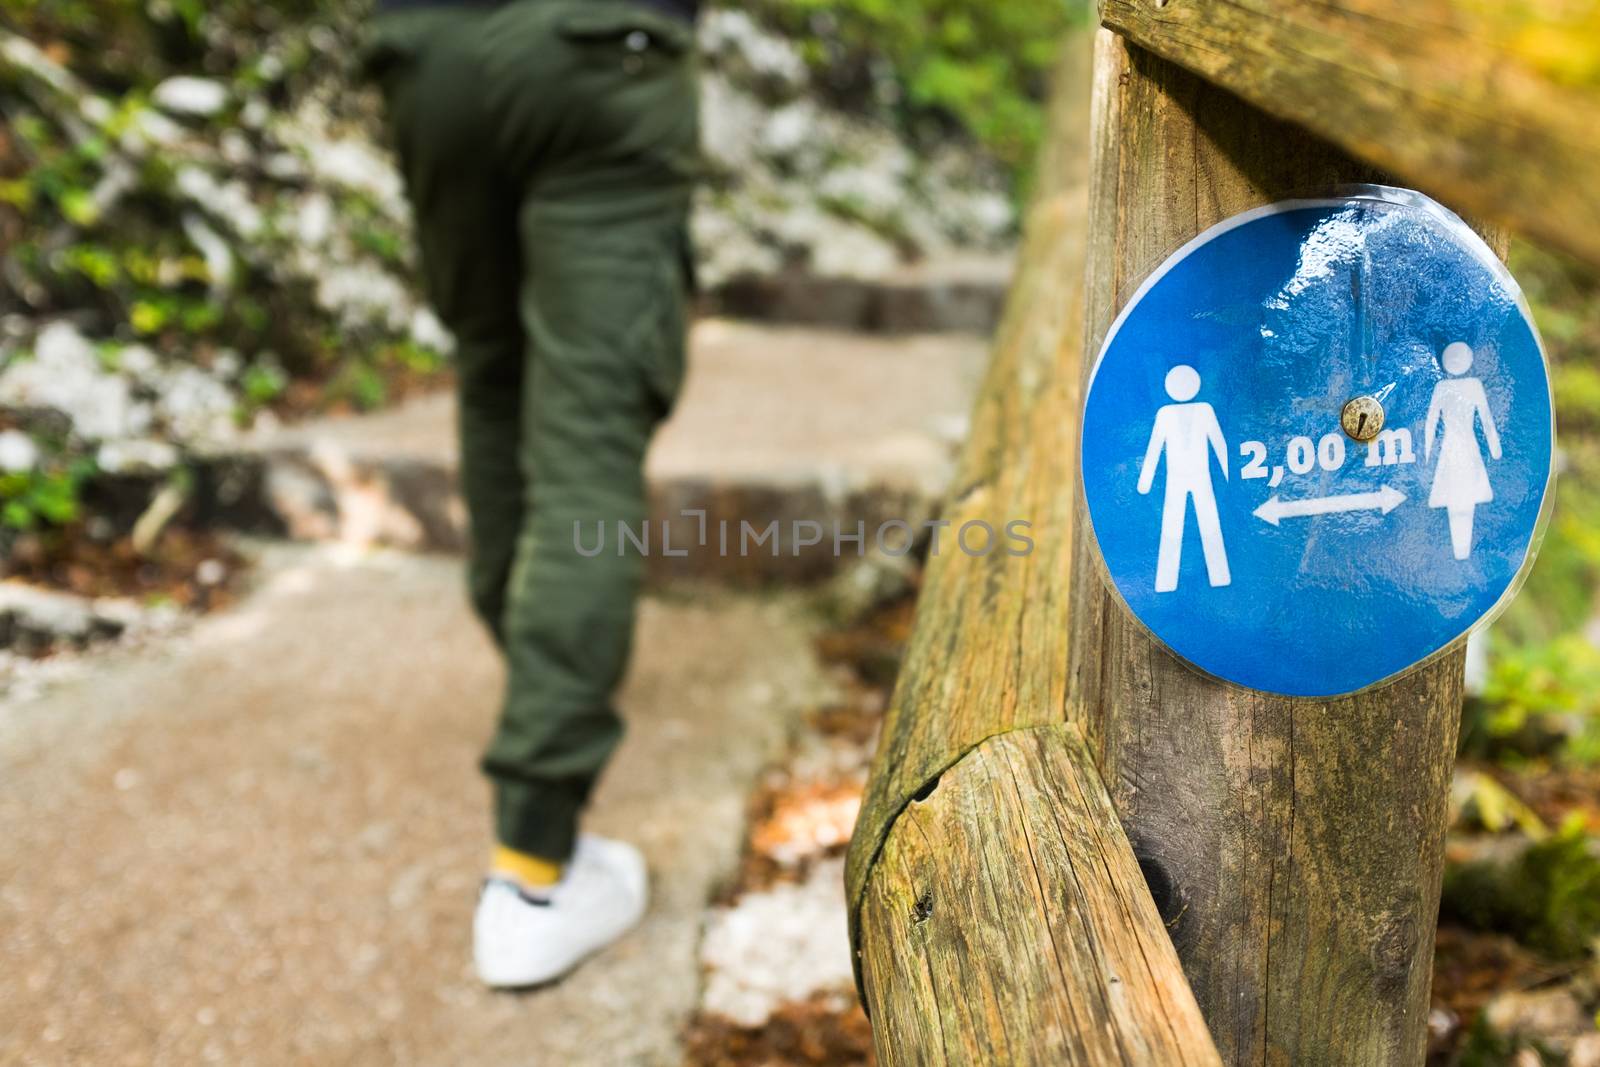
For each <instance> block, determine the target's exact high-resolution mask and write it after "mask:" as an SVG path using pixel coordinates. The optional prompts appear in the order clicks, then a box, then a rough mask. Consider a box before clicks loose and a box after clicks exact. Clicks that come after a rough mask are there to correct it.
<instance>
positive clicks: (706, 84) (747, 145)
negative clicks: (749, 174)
mask: <svg viewBox="0 0 1600 1067" xmlns="http://www.w3.org/2000/svg"><path fill="white" fill-rule="evenodd" d="M766 121H767V111H766V108H765V107H763V106H762V104H761V102H760V101H759V100H757V99H756V98H755V97H754V96H751V95H750V94H749V93H747V92H745V91H744V90H742V89H739V88H737V87H736V86H734V85H733V83H731V82H729V81H728V80H727V79H726V78H723V77H721V76H720V75H716V74H706V75H705V76H704V77H703V78H702V79H701V81H700V144H701V148H702V150H703V151H704V152H705V155H706V159H707V160H709V161H710V162H711V163H712V164H713V165H715V166H718V167H721V168H723V169H725V170H727V171H728V172H729V173H731V174H740V173H741V172H744V171H746V170H747V169H748V168H749V167H750V166H752V165H753V164H754V161H755V158H756V155H757V150H758V148H759V145H760V141H761V132H762V128H763V126H764V125H765V124H766Z"/></svg>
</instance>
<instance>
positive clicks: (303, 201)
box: [294, 189, 333, 248]
mask: <svg viewBox="0 0 1600 1067" xmlns="http://www.w3.org/2000/svg"><path fill="white" fill-rule="evenodd" d="M294 229H295V235H296V236H297V237H298V238H299V239H300V243H301V244H302V245H305V246H307V247H309V248H316V247H319V246H321V245H323V244H326V243H327V241H328V239H329V238H331V237H332V236H333V197H331V196H329V195H328V194H327V193H325V192H322V191H321V190H320V189H319V190H316V191H314V192H310V193H307V194H306V195H305V196H303V197H301V198H300V203H299V208H298V210H297V211H296V212H295V219H294Z"/></svg>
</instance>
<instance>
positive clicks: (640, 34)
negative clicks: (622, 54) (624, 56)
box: [622, 30, 650, 52]
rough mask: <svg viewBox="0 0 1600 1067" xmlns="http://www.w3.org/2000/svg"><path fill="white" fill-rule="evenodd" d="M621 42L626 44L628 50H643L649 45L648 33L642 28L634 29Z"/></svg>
mask: <svg viewBox="0 0 1600 1067" xmlns="http://www.w3.org/2000/svg"><path fill="white" fill-rule="evenodd" d="M622 43H623V44H625V45H627V46H628V51H630V52H643V51H644V50H645V49H646V48H648V47H650V35H649V34H648V33H645V32H644V31H643V30H634V31H632V32H631V33H629V34H628V36H627V37H624V38H623V40H622Z"/></svg>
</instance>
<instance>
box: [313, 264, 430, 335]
mask: <svg viewBox="0 0 1600 1067" xmlns="http://www.w3.org/2000/svg"><path fill="white" fill-rule="evenodd" d="M316 299H317V304H318V305H319V306H320V307H322V308H323V309H325V310H327V311H330V312H333V313H334V314H335V315H338V316H339V319H340V321H341V322H342V323H343V324H344V325H345V326H347V327H356V326H362V325H366V324H367V323H371V322H378V323H382V324H384V325H385V326H386V327H388V328H389V329H391V330H396V331H399V330H403V329H405V328H406V327H407V326H409V325H410V322H411V316H412V313H413V309H414V307H415V304H414V301H413V298H412V295H411V290H410V289H409V288H407V287H406V285H405V284H404V283H402V282H401V281H400V279H398V278H396V277H395V276H394V275H393V274H390V273H389V272H388V271H386V270H383V269H382V268H380V267H377V266H374V265H373V264H371V263H356V264H352V265H350V266H333V265H331V264H330V265H329V266H328V267H327V268H326V269H325V270H324V271H322V273H321V276H320V277H318V278H317V289H316Z"/></svg>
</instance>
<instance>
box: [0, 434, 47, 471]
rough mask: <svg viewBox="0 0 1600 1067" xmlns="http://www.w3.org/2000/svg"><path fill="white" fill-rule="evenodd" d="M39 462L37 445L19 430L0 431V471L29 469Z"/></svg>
mask: <svg viewBox="0 0 1600 1067" xmlns="http://www.w3.org/2000/svg"><path fill="white" fill-rule="evenodd" d="M38 462H39V446H38V445H36V444H34V443H33V438H31V437H29V436H28V435H27V434H25V433H23V432H22V431H21V430H3V431H0V471H30V470H32V469H33V468H34V465H35V464H36V463H38Z"/></svg>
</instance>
